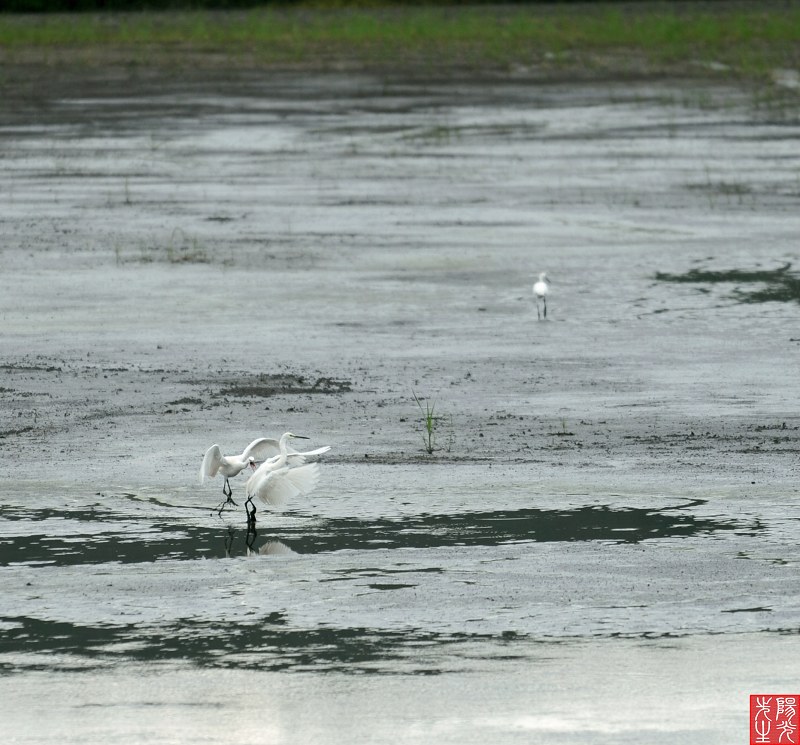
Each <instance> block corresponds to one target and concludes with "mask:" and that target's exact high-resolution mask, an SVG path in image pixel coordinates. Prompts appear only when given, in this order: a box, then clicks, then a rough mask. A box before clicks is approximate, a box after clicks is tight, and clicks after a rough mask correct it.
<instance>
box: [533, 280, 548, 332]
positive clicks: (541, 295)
mask: <svg viewBox="0 0 800 745" xmlns="http://www.w3.org/2000/svg"><path fill="white" fill-rule="evenodd" d="M548 292H550V280H549V279H548V278H547V272H542V273H541V274H540V275H539V280H538V281H537V282H534V283H533V294H534V295H535V296H536V316H537V318H538V319H539V320H540V321H541V320H542V316H543V315H544V318H547V293H548ZM540 300H541V301H542V303H543V304H544V314H542V312H541V311H540V310H539V301H540Z"/></svg>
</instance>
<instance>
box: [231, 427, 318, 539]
mask: <svg viewBox="0 0 800 745" xmlns="http://www.w3.org/2000/svg"><path fill="white" fill-rule="evenodd" d="M291 439H302V440H307V439H308V438H307V437H301V436H300V435H294V434H292V433H291V432H285V433H284V434H283V435H281V439H280V442H279V447H280V453H279V454H278V455H276V456H274V457H273V458H270V459H269V460H266V461H264V462H263V463H262V464H261V465H260V466H258V468H256V467H255V464H253V468H254V471H253V474H252V475H251V476H250V478H249V479H247V483H246V484H245V487H244V488H245V493H246V495H247V501H246V502H245V509H246V510H247V523H248V525H250V526H254V525H255V522H256V505H255V503H254V502H253V497H258V498H259V499H261V500H262V501H263V502H266V503H267V504H271V505H274V506H276V507H279V506H281V505H283V504H284V503H285V502H286V500H287V499H291V498H292V497H296V496H298V495H300V494H308V493H309V492H311V491H312V490H313V489H314V487H316V485H317V481H318V480H319V466H318V465H317V464H316V463H310V464H307V465H302V464H303V463H305V459H306V457H308V456H310V455H322V454H323V453H327V452H328V451H329V450H330V446H329V445H326V446H325V447H321V448H317V449H316V450H308V451H306V452H304V453H300V452H298V451H296V450H294V449H293V448H291V447H290V446H289V440H291ZM248 504H249V505H250V507H248V506H247V505H248Z"/></svg>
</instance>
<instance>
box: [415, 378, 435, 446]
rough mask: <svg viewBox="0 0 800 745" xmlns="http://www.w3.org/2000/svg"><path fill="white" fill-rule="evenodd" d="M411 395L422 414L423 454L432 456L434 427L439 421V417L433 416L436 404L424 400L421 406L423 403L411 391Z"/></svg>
mask: <svg viewBox="0 0 800 745" xmlns="http://www.w3.org/2000/svg"><path fill="white" fill-rule="evenodd" d="M412 395H413V396H414V401H416V403H417V406H418V407H419V410H420V411H421V412H422V417H423V418H422V423H423V426H424V428H425V429H424V432H423V433H422V444H423V445H424V446H425V452H426V453H427V454H428V455H433V451H434V450H436V425H437V424H438V420H439V417H437V416H435V415H434V411H435V409H436V402H435V401H428V400H427V399H426V400H425V403H424V405H423V402H422V401H421V400H420V399H419V396H417V394H416V393H414V392H413V391H412Z"/></svg>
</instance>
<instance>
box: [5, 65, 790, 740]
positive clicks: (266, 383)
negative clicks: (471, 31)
mask: <svg viewBox="0 0 800 745" xmlns="http://www.w3.org/2000/svg"><path fill="white" fill-rule="evenodd" d="M43 83H44V81H43ZM4 85H5V87H6V88H8V89H7V90H4V91H3V93H4V101H5V102H9V103H8V105H7V106H5V107H3V108H2V109H0V156H1V157H2V160H3V164H4V167H3V169H0V210H1V211H0V221H2V226H3V233H4V243H3V246H2V248H0V251H2V259H3V271H4V278H5V280H6V281H5V283H4V290H3V293H2V294H1V295H0V317H1V318H2V321H3V334H2V335H0V375H2V377H0V400H2V403H3V407H2V409H1V410H0V455H2V457H3V460H4V463H6V465H7V470H8V473H7V476H6V479H5V480H4V482H3V484H2V485H0V575H1V576H2V581H3V592H2V593H0V631H2V635H0V721H2V723H3V725H2V726H3V732H4V734H6V735H7V737H9V738H10V740H11V741H12V742H24V743H32V744H33V743H47V742H52V741H54V740H55V739H57V740H58V741H60V742H65V743H69V742H76V743H77V742H80V743H82V744H85V743H94V742H104V743H105V742H108V741H109V740H114V741H115V742H120V743H125V742H131V743H138V742H143V741H147V742H151V741H152V742H163V743H173V742H174V743H184V742H190V741H191V742H200V741H203V742H220V743H221V742H231V741H236V742H242V743H249V742H252V743H256V742H259V743H261V742H271V743H273V742H274V743H304V745H305V744H306V743H321V744H325V745H327V744H328V743H332V742H348V743H380V742H392V743H398V742H399V743H415V742H441V743H447V742H458V743H459V745H463V744H464V743H471V742H476V743H477V742H486V741H487V740H488V741H491V742H518V741H519V742H531V741H532V740H534V739H535V740H536V741H540V742H547V743H551V742H552V743H569V742H580V743H589V744H600V743H609V745H610V744H611V743H614V745H618V743H641V742H648V743H675V742H682V743H697V745H701V744H702V745H708V743H720V745H721V744H722V743H725V745H727V744H728V743H730V742H735V741H737V740H738V739H740V738H741V737H745V736H746V735H745V732H746V711H747V708H746V707H747V695H748V694H749V693H751V692H763V691H769V690H774V691H779V690H792V685H793V684H794V682H796V666H795V665H794V664H793V661H794V659H796V643H797V635H798V632H799V631H800V605H798V598H800V586H798V582H799V581H798V578H797V572H796V568H797V565H798V552H799V551H800V549H799V548H798V541H797V539H796V534H797V525H798V514H797V510H796V503H797V499H798V497H800V492H799V490H798V485H797V484H798V481H797V473H798V472H797V454H798V452H800V413H799V412H798V410H797V401H798V398H799V396H798V394H800V390H798V376H797V375H796V374H795V371H796V369H797V367H798V363H799V362H800V344H798V338H797V337H798V332H797V331H796V328H797V320H798V312H799V306H798V304H797V302H796V301H797V293H796V287H795V284H796V273H795V272H794V270H793V268H792V267H794V266H798V261H800V257H799V256H798V248H797V241H796V237H797V234H798V231H800V211H798V210H797V172H796V160H795V152H794V151H795V143H796V141H797V137H798V134H800V132H798V123H797V122H798V121H800V120H799V119H798V118H797V117H796V116H795V114H794V113H793V111H794V109H793V108H792V106H793V104H791V103H788V102H783V103H781V104H780V105H779V104H778V102H776V104H775V107H776V108H775V110H772V109H769V107H767V108H765V107H764V106H763V105H756V104H757V102H756V101H755V99H754V98H753V97H752V95H751V94H750V93H748V92H747V91H743V90H738V89H734V88H730V87H722V86H716V85H712V84H707V83H703V82H700V81H693V82H692V83H691V84H688V83H685V82H675V83H672V82H669V81H661V82H658V83H652V82H640V83H632V82H629V83H625V84H617V83H614V82H613V81H606V82H603V83H592V84H589V83H555V82H549V83H548V82H542V81H535V80H528V79H526V78H525V77H524V76H520V77H509V78H508V79H506V80H495V81H492V82H491V83H484V82H479V81H471V82H468V81H455V80H453V81H441V80H439V81H437V80H427V81H425V80H413V81H408V80H394V79H392V78H391V77H387V78H386V79H377V78H371V77H367V76H359V75H349V76H347V75H330V76H309V75H300V74H288V73H286V74H275V75H273V76H270V77H269V78H267V79H265V78H264V77H263V76H256V75H248V74H244V73H243V74H242V75H241V76H238V77H237V78H236V79H230V80H197V79H194V78H193V77H192V76H191V75H188V74H187V77H186V80H185V81H184V82H183V83H180V82H175V81H172V82H168V81H166V80H162V81H152V80H148V79H147V78H146V76H142V77H141V78H140V79H137V80H136V81H130V84H129V85H126V86H125V90H124V91H122V92H121V91H120V86H119V84H118V82H117V81H113V80H110V79H98V80H88V79H84V80H80V79H75V80H72V81H71V83H70V84H65V85H64V86H61V87H58V86H54V87H48V86H47V85H44V84H43V85H42V87H41V90H39V91H38V92H36V91H35V90H34V91H33V92H32V89H31V88H30V87H29V86H26V87H24V89H23V88H20V89H19V90H16V89H14V88H13V86H11V84H8V83H4ZM56 88H58V89H57V90H56ZM122 94H124V95H122ZM781 107H783V108H781ZM541 271H547V272H548V275H549V276H550V277H551V279H552V281H553V284H552V286H551V290H552V292H551V296H550V297H549V298H548V319H547V320H546V321H541V322H540V321H537V318H536V311H535V306H534V303H533V298H532V295H531V290H530V288H531V284H532V282H533V280H534V279H535V277H536V276H538V273H539V272H541ZM417 399H418V400H422V401H425V402H430V403H431V404H433V405H435V411H436V414H437V417H438V418H437V419H436V420H435V430H436V431H435V443H434V445H435V448H434V452H433V453H430V454H428V453H425V452H424V450H423V436H422V435H423V429H424V424H423V422H422V419H421V417H420V410H419V408H418V407H417V403H416V400H417ZM287 430H291V431H293V432H296V433H298V434H303V435H307V436H310V437H312V438H313V447H319V446H322V445H330V446H331V447H332V449H331V451H330V452H329V453H327V454H326V455H325V456H324V457H323V458H322V459H321V473H322V483H321V485H320V487H319V488H318V489H317V490H316V491H315V492H313V493H312V494H310V495H308V496H307V497H304V498H303V499H299V500H296V501H295V502H294V503H291V504H289V505H288V506H287V510H286V511H284V512H275V511H272V510H271V509H269V508H268V507H267V506H263V507H262V506H260V507H259V511H258V513H257V514H258V525H257V533H256V534H252V533H248V531H247V530H246V523H245V518H244V513H243V508H242V507H241V503H242V483H243V480H242V479H234V480H233V482H232V485H233V489H234V498H235V499H236V500H237V501H238V502H239V506H238V507H237V508H235V509H225V510H224V511H222V512H221V513H219V512H218V511H217V509H215V506H216V505H218V504H219V501H220V499H221V498H222V496H221V494H220V491H221V486H222V485H221V483H219V480H216V481H212V482H211V483H210V484H206V485H205V486H203V487H200V486H199V485H197V483H196V479H197V470H198V468H199V465H200V461H201V459H202V454H203V453H204V452H205V450H206V448H208V446H209V445H211V444H212V443H214V442H218V443H219V444H220V446H221V447H222V448H223V451H224V452H240V451H241V449H242V447H243V446H244V445H245V444H246V443H247V442H250V441H251V440H252V439H253V438H254V437H256V436H261V435H268V436H276V435H279V434H280V433H281V432H283V431H287Z"/></svg>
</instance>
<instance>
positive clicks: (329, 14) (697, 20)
mask: <svg viewBox="0 0 800 745" xmlns="http://www.w3.org/2000/svg"><path fill="white" fill-rule="evenodd" d="M798 28H800V9H797V8H790V7H789V6H788V5H777V4H776V5H774V6H772V7H765V5H761V4H757V3H754V4H753V5H752V7H750V8H746V7H745V8H743V7H742V6H741V5H728V4H727V3H723V2H720V3H717V7H715V8H714V9H710V8H709V7H708V5H705V6H695V5H692V4H688V3H687V4H681V6H680V7H678V8H675V7H670V5H668V4H666V3H656V4H652V5H650V4H646V5H643V6H641V7H631V6H630V5H625V6H622V5H613V4H612V5H611V6H610V7H609V5H606V4H603V5H601V6H598V7H596V8H595V7H588V6H586V5H581V6H580V8H579V9H576V8H574V7H573V8H571V7H569V6H568V5H566V6H547V7H545V8H544V9H543V8H542V7H541V6H535V5H534V6H517V7H503V8H494V7H491V6H484V7H450V8H448V7H426V6H422V5H420V6H406V7H397V6H387V7H381V6H380V5H379V6H378V7H372V8H353V7H351V8H318V7H309V6H307V5H304V6H302V7H294V8H287V7H284V8H261V9H256V10H252V11H237V12H227V13H223V12H213V11H190V12H167V13H153V12H149V13H148V12H144V13H136V14H79V15H71V16H65V15H42V16H9V15H3V16H0V49H2V50H3V57H4V58H5V60H6V61H13V59H14V57H15V55H16V54H19V55H20V57H23V56H25V57H26V58H28V57H27V56H26V55H30V53H31V52H37V51H38V52H39V53H40V55H41V56H42V57H43V58H47V57H48V56H49V54H48V51H53V52H58V53H59V54H64V53H67V54H69V55H70V56H71V57H73V58H76V59H80V60H84V61H86V62H92V61H95V62H101V61H104V60H105V59H107V58H108V57H109V56H111V57H112V58H114V59H124V60H127V61H139V62H147V61H154V60H155V61H157V60H158V59H159V57H160V56H163V57H165V59H170V60H172V61H175V60H176V59H180V58H181V57H182V56H184V55H186V53H187V52H188V53H190V54H191V59H192V62H193V63H194V62H196V61H197V59H199V60H200V61H202V60H207V61H208V62H209V64H219V61H220V59H222V60H224V62H225V63H230V62H232V61H235V60H237V59H238V60H240V61H242V62H245V63H254V64H258V63H262V64H264V63H266V64H292V65H294V64H298V63H299V64H305V65H309V66H311V67H314V68H325V67H329V66H332V65H337V64H339V63H342V62H352V63H355V64H364V65H381V64H392V65H393V66H396V65H397V64H398V63H399V64H406V65H422V66H429V67H431V68H433V67H435V68H436V69H439V70H440V69H442V67H443V66H450V67H464V66H472V67H498V66H508V65H513V64H542V63H546V64H547V65H548V66H560V67H570V66H572V67H573V68H575V69H579V68H584V67H586V66H587V65H588V66H589V67H590V68H591V67H592V66H593V65H594V66H595V67H597V68H598V69H603V70H606V69H608V70H609V71H611V70H613V69H627V70H639V69H647V68H648V67H650V68H652V67H653V66H655V67H660V68H664V67H667V68H669V67H671V66H672V67H682V66H684V65H685V64H686V63H687V61H688V62H694V61H700V62H711V61H713V62H715V63H718V65H717V66H721V65H727V66H729V67H730V68H731V70H732V72H733V73H734V74H736V73H742V72H744V73H763V72H765V71H766V70H768V69H770V68H772V67H790V68H791V67H797V65H798V56H800V52H799V51H798V36H799V34H798ZM220 55H221V57H220ZM642 64H644V65H645V67H642Z"/></svg>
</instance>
